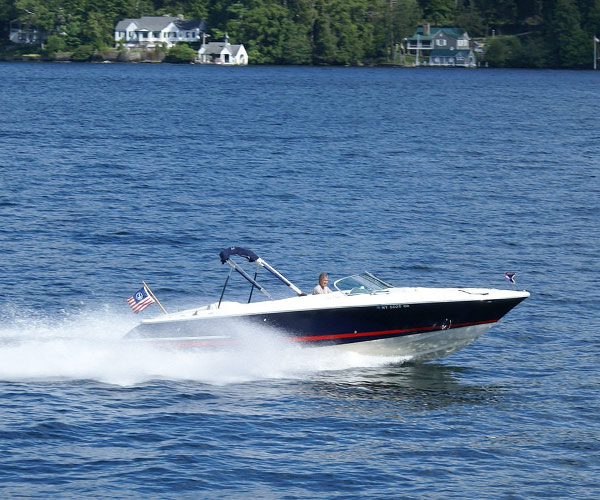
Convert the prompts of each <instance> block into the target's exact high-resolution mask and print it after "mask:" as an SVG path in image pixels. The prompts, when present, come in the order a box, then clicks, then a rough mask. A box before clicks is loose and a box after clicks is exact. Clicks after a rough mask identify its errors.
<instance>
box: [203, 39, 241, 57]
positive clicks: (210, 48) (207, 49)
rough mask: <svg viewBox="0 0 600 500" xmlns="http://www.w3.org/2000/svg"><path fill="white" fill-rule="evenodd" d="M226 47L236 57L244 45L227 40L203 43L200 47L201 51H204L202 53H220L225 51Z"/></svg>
mask: <svg viewBox="0 0 600 500" xmlns="http://www.w3.org/2000/svg"><path fill="white" fill-rule="evenodd" d="M226 47H227V48H228V49H229V51H230V52H231V55H233V56H234V57H235V56H236V55H237V53H238V52H239V51H240V49H241V48H242V47H243V45H233V44H230V43H227V42H210V43H207V44H206V45H202V46H201V47H200V51H201V52H202V54H208V55H220V54H221V52H223V49H224V48H226ZM203 49H204V50H203Z"/></svg>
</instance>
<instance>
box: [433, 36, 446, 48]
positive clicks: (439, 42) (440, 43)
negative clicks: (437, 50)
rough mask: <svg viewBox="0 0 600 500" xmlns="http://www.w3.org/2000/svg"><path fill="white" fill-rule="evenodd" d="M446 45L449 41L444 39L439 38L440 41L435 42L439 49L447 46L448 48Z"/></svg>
mask: <svg viewBox="0 0 600 500" xmlns="http://www.w3.org/2000/svg"><path fill="white" fill-rule="evenodd" d="M446 43H447V40H445V39H444V38H438V39H437V40H436V41H435V44H436V45H437V46H438V47H445V46H446Z"/></svg>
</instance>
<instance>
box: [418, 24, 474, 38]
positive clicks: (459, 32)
mask: <svg viewBox="0 0 600 500" xmlns="http://www.w3.org/2000/svg"><path fill="white" fill-rule="evenodd" d="M440 31H442V32H444V33H445V34H446V35H448V36H451V37H452V38H460V37H461V36H463V35H464V34H465V33H466V31H465V30H463V29H462V28H442V27H439V26H431V27H430V28H429V35H424V34H423V26H419V27H418V28H417V29H416V30H415V34H414V35H412V36H409V37H408V40H416V39H417V35H419V40H431V39H432V38H433V37H434V36H435V35H437V34H438V32H440Z"/></svg>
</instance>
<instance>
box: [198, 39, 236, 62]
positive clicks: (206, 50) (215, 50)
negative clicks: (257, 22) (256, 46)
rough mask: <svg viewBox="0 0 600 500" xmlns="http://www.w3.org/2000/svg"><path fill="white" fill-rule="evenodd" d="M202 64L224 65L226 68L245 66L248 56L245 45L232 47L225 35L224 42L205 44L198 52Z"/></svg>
mask: <svg viewBox="0 0 600 500" xmlns="http://www.w3.org/2000/svg"><path fill="white" fill-rule="evenodd" d="M197 62H199V63H200V64H223V65H225V66H245V65H247V64H248V54H247V52H246V49H245V48H244V46H243V45H241V44H240V45H232V44H230V43H229V37H228V36H227V35H225V41H224V42H211V43H203V44H202V45H201V46H200V50H198V59H197Z"/></svg>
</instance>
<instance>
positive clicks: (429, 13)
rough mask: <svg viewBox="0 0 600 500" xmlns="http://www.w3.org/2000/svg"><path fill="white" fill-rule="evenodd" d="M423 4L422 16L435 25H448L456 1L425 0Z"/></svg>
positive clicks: (450, 21)
mask: <svg viewBox="0 0 600 500" xmlns="http://www.w3.org/2000/svg"><path fill="white" fill-rule="evenodd" d="M422 4H423V16H424V17H425V19H426V20H427V21H428V22H430V23H431V24H433V25H435V26H450V25H451V24H452V21H453V20H454V10H455V8H456V3H455V1H454V0H426V1H424V2H422Z"/></svg>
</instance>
